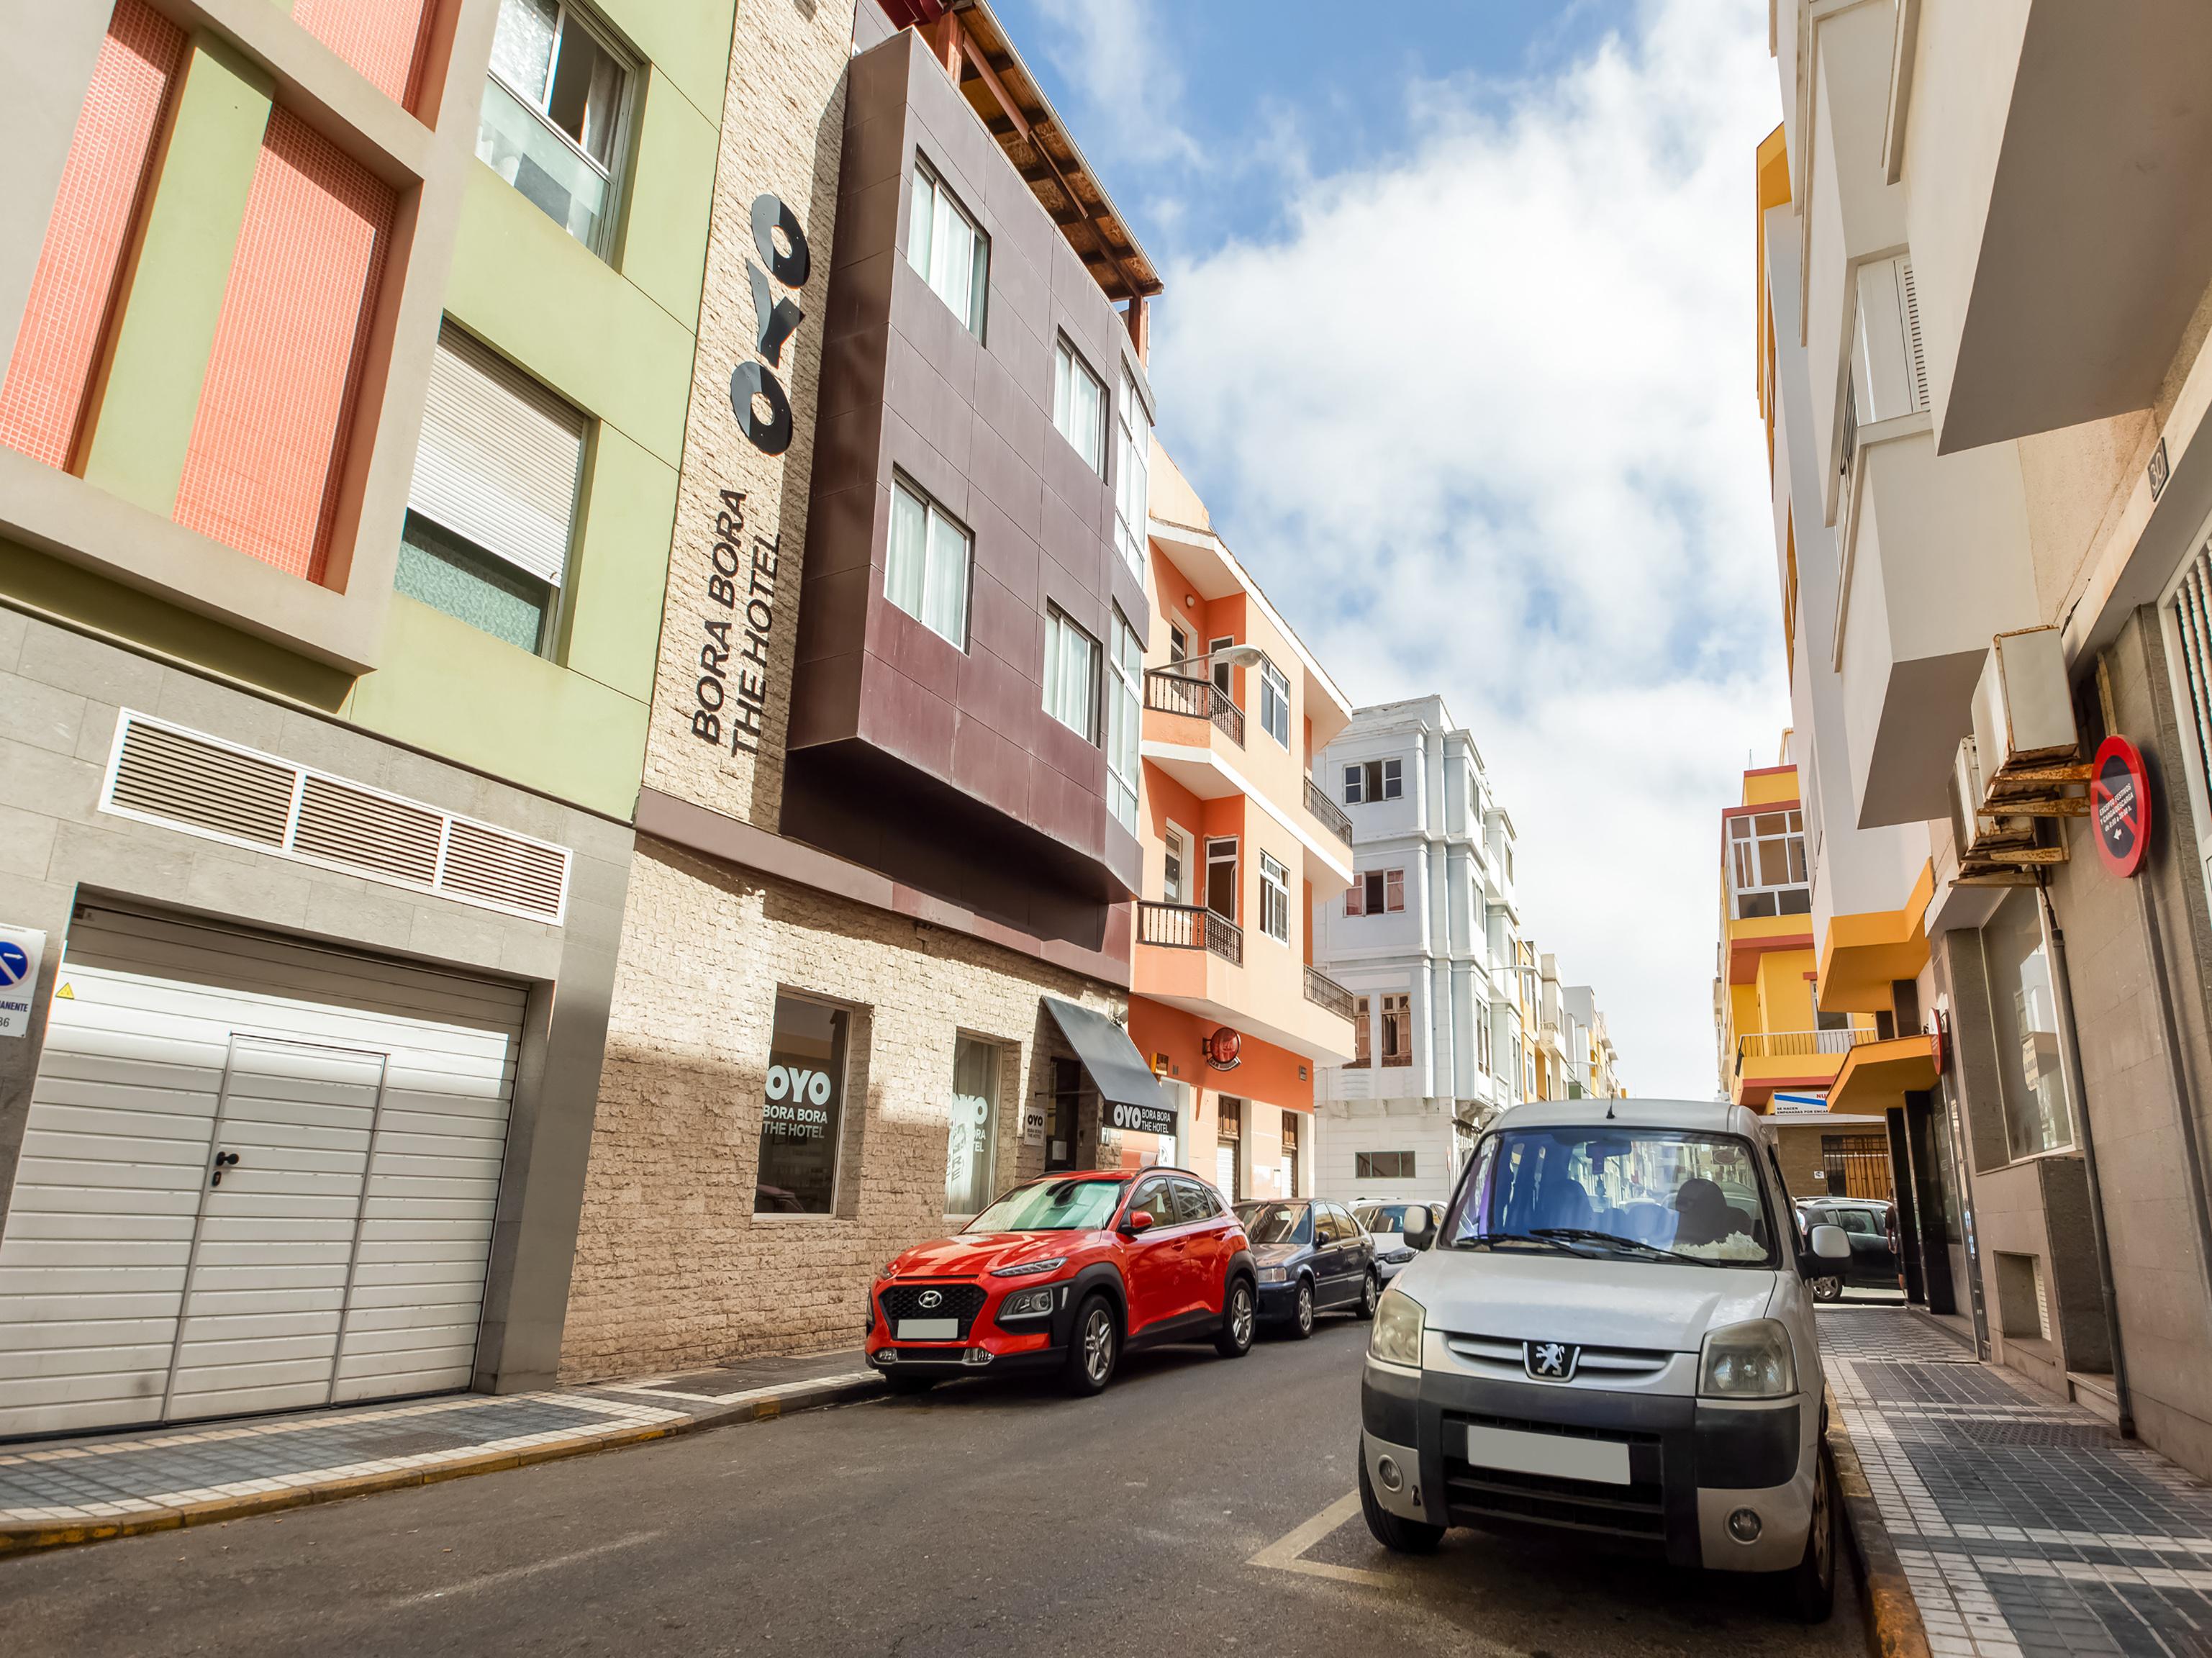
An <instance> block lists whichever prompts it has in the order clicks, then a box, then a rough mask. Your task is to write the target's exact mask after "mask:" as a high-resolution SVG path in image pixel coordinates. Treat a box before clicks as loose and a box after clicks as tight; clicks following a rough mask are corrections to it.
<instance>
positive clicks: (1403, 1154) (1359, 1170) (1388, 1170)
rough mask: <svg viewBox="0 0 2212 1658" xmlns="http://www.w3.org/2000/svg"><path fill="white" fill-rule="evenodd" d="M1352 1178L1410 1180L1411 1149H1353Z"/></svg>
mask: <svg viewBox="0 0 2212 1658" xmlns="http://www.w3.org/2000/svg"><path fill="white" fill-rule="evenodd" d="M1413 1177H1414V1175H1413V1153H1412V1152H1411V1151H1355V1152H1353V1153H1352V1178H1353V1179H1354V1180H1412V1179H1413Z"/></svg>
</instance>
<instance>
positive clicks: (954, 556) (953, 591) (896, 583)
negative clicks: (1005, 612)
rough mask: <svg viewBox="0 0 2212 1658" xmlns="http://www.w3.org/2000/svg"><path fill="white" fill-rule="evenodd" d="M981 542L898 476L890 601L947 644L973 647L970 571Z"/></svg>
mask: <svg viewBox="0 0 2212 1658" xmlns="http://www.w3.org/2000/svg"><path fill="white" fill-rule="evenodd" d="M974 559H975V537H973V536H971V535H969V533H968V531H966V530H965V529H963V528H962V527H961V525H959V524H958V523H957V522H956V521H955V520H954V519H953V518H952V516H951V514H950V513H947V512H946V511H945V509H944V508H943V507H939V505H938V504H937V503H936V502H935V501H932V500H931V499H929V497H928V496H927V495H923V494H922V492H921V490H919V489H915V487H914V485H913V484H911V483H908V482H907V480H906V479H905V478H904V477H899V476H897V475H896V474H894V475H893V477H892V479H891V533H890V546H889V548H888V549H887V550H886V551H885V554H884V598H888V599H889V600H890V602H891V603H892V604H896V605H897V606H898V607H899V609H901V610H904V611H905V612H906V613H907V614H908V616H912V617H913V618H914V619H915V621H917V622H919V623H921V625H922V626H923V627H925V628H927V629H929V630H930V632H932V633H933V634H935V635H938V636H939V638H941V639H944V640H945V641H948V642H949V643H951V645H952V646H953V647H955V648H956V649H958V650H963V651H964V650H966V649H967V648H968V572H969V566H970V564H972V563H973V562H974Z"/></svg>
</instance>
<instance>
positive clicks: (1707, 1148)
mask: <svg viewBox="0 0 2212 1658" xmlns="http://www.w3.org/2000/svg"><path fill="white" fill-rule="evenodd" d="M1443 1236H1444V1237H1445V1238H1446V1239H1447V1240H1448V1241H1449V1242H1450V1243H1451V1244H1452V1246H1453V1247H1454V1248H1496V1247H1500V1246H1504V1245H1512V1244H1516V1243H1526V1244H1531V1245H1534V1246H1538V1247H1541V1246H1544V1245H1551V1246H1553V1247H1555V1248H1563V1249H1569V1250H1572V1251H1574V1252H1576V1253H1582V1252H1584V1251H1589V1252H1592V1253H1607V1254H1619V1255H1620V1256H1623V1257H1626V1258H1644V1259H1650V1260H1667V1259H1670V1258H1671V1259H1679V1260H1696V1261H1700V1262H1703V1263H1705V1264H1708V1265H1712V1266H1773V1265H1774V1264H1775V1254H1774V1242H1773V1236H1774V1235H1773V1228H1772V1226H1771V1224H1770V1222H1769V1220H1768V1218H1767V1206H1766V1200H1765V1198H1764V1197H1763V1196H1762V1195H1761V1188H1760V1186H1759V1164H1758V1161H1757V1158H1756V1156H1755V1154H1754V1153H1753V1150H1752V1148H1751V1146H1750V1145H1749V1144H1748V1143H1747V1142H1746V1141H1744V1140H1742V1139H1738V1138H1736V1137H1735V1136H1734V1135H1732V1134H1696V1133H1685V1132H1683V1131H1680V1130H1677V1129H1666V1128H1634V1127H1626V1126H1625V1125H1618V1124H1613V1123H1607V1124H1604V1125H1601V1126H1594V1127H1587V1128H1583V1127H1547V1128H1523V1129H1508V1130H1505V1131H1504V1132H1502V1133H1493V1134H1491V1135H1489V1136H1487V1137H1486V1138H1485V1139H1484V1140H1483V1142H1482V1145H1480V1148H1478V1150H1477V1151H1476V1152H1475V1167H1474V1172H1473V1174H1472V1175H1470V1177H1469V1178H1468V1180H1467V1181H1466V1182H1465V1183H1464V1184H1463V1185H1462V1187H1461V1188H1460V1193H1459V1197H1458V1198H1457V1199H1456V1200H1455V1202H1454V1203H1453V1206H1452V1209H1451V1212H1450V1213H1449V1215H1447V1216H1446V1217H1445V1219H1444V1227H1443Z"/></svg>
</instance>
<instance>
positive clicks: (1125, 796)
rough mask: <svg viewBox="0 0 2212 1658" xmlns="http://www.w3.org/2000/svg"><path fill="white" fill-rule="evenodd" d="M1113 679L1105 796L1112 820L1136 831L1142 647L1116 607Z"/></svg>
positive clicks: (1109, 690)
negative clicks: (1108, 800) (1112, 809)
mask: <svg viewBox="0 0 2212 1658" xmlns="http://www.w3.org/2000/svg"><path fill="white" fill-rule="evenodd" d="M1112 667H1113V670H1114V671H1113V677H1112V678H1111V680H1110V682H1109V683H1108V685H1107V687H1106V774H1107V780H1106V793H1108V794H1109V796H1111V797H1112V804H1113V807H1114V820H1115V822H1116V823H1119V824H1121V827H1122V828H1123V829H1127V830H1128V831H1129V833H1130V834H1132V835H1134V834H1135V833H1136V832H1137V742H1138V738H1139V736H1140V735H1141V733H1142V730H1143V725H1142V722H1143V720H1144V707H1145V647H1144V644H1143V641H1140V640H1139V639H1138V637H1137V630H1136V629H1134V628H1132V627H1131V626H1130V625H1129V623H1128V618H1127V617H1126V616H1123V615H1122V614H1121V609H1120V607H1119V606H1116V607H1115V611H1114V654H1113V658H1112Z"/></svg>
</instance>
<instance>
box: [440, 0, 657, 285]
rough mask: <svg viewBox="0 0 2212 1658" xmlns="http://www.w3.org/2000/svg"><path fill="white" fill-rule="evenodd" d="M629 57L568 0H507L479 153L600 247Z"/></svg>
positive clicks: (608, 216) (609, 207)
mask: <svg viewBox="0 0 2212 1658" xmlns="http://www.w3.org/2000/svg"><path fill="white" fill-rule="evenodd" d="M629 82H630V71H629V65H628V64H626V63H625V62H624V61H623V58H622V57H621V55H620V54H619V53H617V52H616V51H615V49H614V47H613V46H611V45H610V44H609V43H608V41H607V39H606V38H605V35H603V34H602V33H600V32H599V29H598V28H597V27H594V26H593V25H592V24H591V23H588V22H586V21H585V20H584V18H583V15H581V14H580V12H579V11H578V10H577V9H575V8H574V6H570V5H566V4H563V3H562V0H500V7H499V23H498V26H497V27H496V29H495V31H494V33H493V35H492V45H491V74H490V76H489V78H488V79H487V80H486V81H485V82H484V98H483V113H482V115H481V117H480V118H479V119H478V122H477V155H478V156H480V157H481V158H482V159H483V161H484V162H485V163H486V164H487V165H489V167H490V168H491V170H492V171H493V172H495V173H498V174H499V176H500V177H501V178H502V179H506V180H507V183H509V184H511V185H513V186H514V187H515V188H516V189H517V190H519V191H521V192H522V193H523V195H524V196H525V197H528V198H529V200H530V202H531V203H532V205H533V206H535V207H537V208H538V210H540V211H541V212H543V213H544V215H545V216H546V217H547V218H549V219H550V220H552V221H553V222H554V223H556V224H557V225H559V226H561V227H562V228H563V229H565V230H567V231H568V234H570V235H571V236H574V238H575V239H576V240H578V241H580V242H581V243H583V244H584V246H586V247H588V248H590V249H591V250H592V252H595V253H604V252H605V251H606V240H607V226H608V224H609V223H610V222H611V220H612V219H613V216H614V212H613V210H614V190H615V185H614V180H615V177H616V173H617V169H618V167H619V166H620V162H621V156H620V154H619V151H620V148H621V140H622V136H623V104H624V100H625V99H626V98H627V96H628V94H629Z"/></svg>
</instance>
